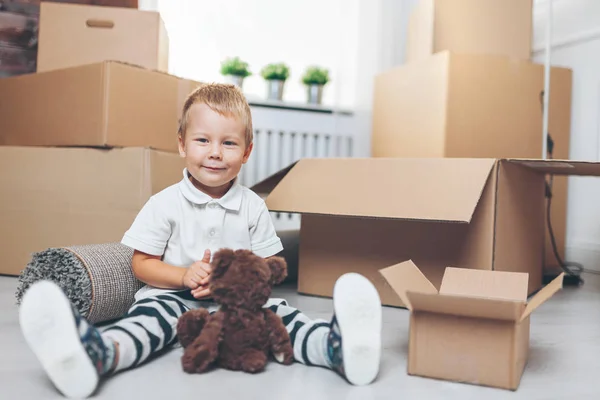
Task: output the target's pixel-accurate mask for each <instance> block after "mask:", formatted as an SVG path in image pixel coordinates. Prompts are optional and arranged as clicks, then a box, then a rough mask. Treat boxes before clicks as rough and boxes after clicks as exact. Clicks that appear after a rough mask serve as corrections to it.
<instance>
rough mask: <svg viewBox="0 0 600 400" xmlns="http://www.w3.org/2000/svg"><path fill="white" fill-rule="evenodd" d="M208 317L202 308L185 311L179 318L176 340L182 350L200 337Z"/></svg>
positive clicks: (206, 311)
mask: <svg viewBox="0 0 600 400" xmlns="http://www.w3.org/2000/svg"><path fill="white" fill-rule="evenodd" d="M208 317H209V313H208V310H206V309H204V308H199V309H195V310H190V311H186V312H185V313H183V315H182V316H181V317H179V320H178V321H177V338H178V339H179V343H181V346H182V347H183V348H186V347H188V346H189V345H190V344H191V343H192V342H193V341H194V340H195V339H196V338H197V337H198V336H199V335H200V332H202V328H203V327H204V324H205V323H206V321H207V320H208Z"/></svg>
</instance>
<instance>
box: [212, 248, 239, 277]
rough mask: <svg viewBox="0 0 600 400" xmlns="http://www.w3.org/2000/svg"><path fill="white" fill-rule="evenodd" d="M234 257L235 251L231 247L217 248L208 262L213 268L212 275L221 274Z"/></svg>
mask: <svg viewBox="0 0 600 400" xmlns="http://www.w3.org/2000/svg"><path fill="white" fill-rule="evenodd" d="M234 259H235V253H234V251H233V250H232V249H221V250H218V251H217V252H216V253H215V254H214V255H213V259H212V261H211V263H210V264H211V266H212V268H213V272H212V275H213V276H222V275H223V274H224V273H225V272H226V271H227V269H228V268H229V266H230V265H231V263H232V262H233V260H234Z"/></svg>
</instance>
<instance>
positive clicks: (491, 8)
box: [406, 0, 533, 62]
mask: <svg viewBox="0 0 600 400" xmlns="http://www.w3.org/2000/svg"><path fill="white" fill-rule="evenodd" d="M532 21H533V0H419V2H418V3H417V5H416V6H415V8H414V9H413V11H412V13H411V15H410V19H409V23H408V32H407V44H406V60H407V61H408V62H413V61H417V60H421V59H424V58H427V57H429V56H430V55H432V54H435V53H438V52H440V51H444V50H450V51H452V52H457V53H470V54H492V55H503V56H509V57H511V58H517V59H521V60H529V59H530V57H531V50H532V37H533V22H532Z"/></svg>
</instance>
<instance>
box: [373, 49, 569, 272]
mask: <svg viewBox="0 0 600 400" xmlns="http://www.w3.org/2000/svg"><path fill="white" fill-rule="evenodd" d="M572 79H573V78H572V71H571V70H570V69H568V68H560V67H553V68H551V74H550V85H551V88H552V90H551V93H550V107H549V132H550V135H551V136H552V138H553V140H554V149H553V150H554V153H553V157H554V158H557V159H568V158H569V142H570V131H571V89H572ZM543 90H544V66H543V65H540V64H535V63H531V62H528V61H519V60H515V59H511V58H508V57H503V56H489V55H488V56H486V55H475V54H455V53H452V52H449V51H444V52H440V53H438V54H435V55H433V56H431V57H429V58H427V59H424V60H420V61H416V62H411V63H408V64H405V65H403V66H400V67H397V68H393V69H391V70H388V71H386V72H383V73H381V74H379V75H378V76H377V77H376V79H375V89H374V100H373V125H372V136H371V140H372V156H373V157H483V158H486V157H491V158H541V157H542V152H543V137H542V125H543V112H542V102H541V95H542V92H543ZM553 195H554V197H553V200H552V208H551V218H552V221H551V222H552V227H553V230H554V233H555V237H556V242H557V247H558V249H559V253H560V254H561V255H562V257H563V258H564V248H565V237H566V215H567V179H566V178H565V177H557V178H556V179H555V180H554V187H553ZM549 238H550V236H549V235H548V233H546V251H545V254H546V255H545V257H546V260H547V265H556V264H555V262H556V261H555V257H554V254H553V252H552V247H551V246H550V240H549Z"/></svg>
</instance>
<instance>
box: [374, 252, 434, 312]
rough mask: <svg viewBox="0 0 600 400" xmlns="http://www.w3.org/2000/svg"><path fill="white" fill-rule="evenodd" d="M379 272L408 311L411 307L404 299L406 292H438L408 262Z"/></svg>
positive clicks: (412, 264)
mask: <svg viewBox="0 0 600 400" xmlns="http://www.w3.org/2000/svg"><path fill="white" fill-rule="evenodd" d="M379 272H380V273H381V275H383V277H384V278H385V280H386V281H387V282H388V283H389V285H390V286H391V287H392V289H394V291H395V292H396V293H397V294H398V296H399V297H400V299H401V300H402V302H403V303H404V304H405V305H406V307H407V308H408V309H409V310H412V307H411V304H410V302H409V301H408V299H407V297H406V291H407V290H411V291H413V292H420V293H429V294H437V292H438V291H437V289H436V288H435V286H433V284H432V283H431V282H429V280H428V279H427V278H426V277H425V275H423V273H422V272H421V271H420V270H419V268H417V266H416V265H415V264H414V263H413V262H412V261H410V260H409V261H405V262H403V263H400V264H396V265H392V266H391V267H387V268H383V269H380V270H379Z"/></svg>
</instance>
